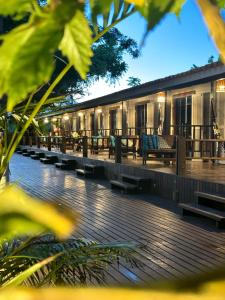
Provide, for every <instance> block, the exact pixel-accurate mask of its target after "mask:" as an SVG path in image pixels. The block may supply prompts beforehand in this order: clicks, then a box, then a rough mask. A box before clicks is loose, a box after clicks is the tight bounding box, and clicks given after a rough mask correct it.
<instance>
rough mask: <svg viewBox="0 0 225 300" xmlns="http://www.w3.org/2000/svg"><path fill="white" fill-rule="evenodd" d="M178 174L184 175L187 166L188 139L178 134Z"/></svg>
mask: <svg viewBox="0 0 225 300" xmlns="http://www.w3.org/2000/svg"><path fill="white" fill-rule="evenodd" d="M176 150H177V151H176V175H177V176H182V175H183V174H184V172H185V168H186V139H185V138H184V137H181V136H177V140H176Z"/></svg>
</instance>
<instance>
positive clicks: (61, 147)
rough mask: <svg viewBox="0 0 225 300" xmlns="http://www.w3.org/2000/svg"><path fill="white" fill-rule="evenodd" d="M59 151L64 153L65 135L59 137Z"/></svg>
mask: <svg viewBox="0 0 225 300" xmlns="http://www.w3.org/2000/svg"><path fill="white" fill-rule="evenodd" d="M60 151H61V152H62V153H64V154H65V153H66V137H65V136H63V137H62V139H61V144H60Z"/></svg>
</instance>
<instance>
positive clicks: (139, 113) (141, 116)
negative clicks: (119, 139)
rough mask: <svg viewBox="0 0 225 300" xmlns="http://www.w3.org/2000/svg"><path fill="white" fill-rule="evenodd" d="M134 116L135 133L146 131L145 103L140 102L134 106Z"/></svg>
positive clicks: (139, 133)
mask: <svg viewBox="0 0 225 300" xmlns="http://www.w3.org/2000/svg"><path fill="white" fill-rule="evenodd" d="M135 114H136V118H135V127H136V134H137V135H141V134H142V133H145V132H146V126H147V104H141V105H137V106H136V112H135Z"/></svg>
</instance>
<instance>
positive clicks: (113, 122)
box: [109, 109, 117, 135]
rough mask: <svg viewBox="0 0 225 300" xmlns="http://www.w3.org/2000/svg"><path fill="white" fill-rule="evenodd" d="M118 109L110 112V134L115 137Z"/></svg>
mask: <svg viewBox="0 0 225 300" xmlns="http://www.w3.org/2000/svg"><path fill="white" fill-rule="evenodd" d="M116 113H117V111H116V109H114V110H110V112H109V125H110V134H111V135H115V131H116Z"/></svg>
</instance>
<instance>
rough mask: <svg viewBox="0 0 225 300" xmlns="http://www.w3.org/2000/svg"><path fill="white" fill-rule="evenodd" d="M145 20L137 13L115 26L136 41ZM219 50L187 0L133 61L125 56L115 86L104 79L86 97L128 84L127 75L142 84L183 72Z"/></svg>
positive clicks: (153, 34)
mask: <svg viewBox="0 0 225 300" xmlns="http://www.w3.org/2000/svg"><path fill="white" fill-rule="evenodd" d="M145 26H146V24H145V20H144V19H143V18H142V17H141V16H140V15H138V14H135V15H133V16H131V17H130V18H128V19H126V20H124V21H123V22H122V23H120V24H119V25H118V26H117V27H118V29H119V30H120V31H121V32H122V33H123V34H125V35H127V36H130V37H132V38H133V39H135V40H136V41H137V42H138V43H139V44H140V42H141V40H142V37H143V33H144V31H145ZM211 55H213V56H214V57H215V58H216V59H217V57H218V52H217V50H216V47H215V46H214V43H213V41H212V40H211V38H210V36H209V34H208V30H207V28H206V26H205V24H204V21H203V19H202V16H201V13H200V11H199V8H198V7H197V5H196V2H195V0H187V2H186V4H185V5H184V7H183V9H182V11H181V14H180V16H179V18H177V17H176V16H175V15H172V14H169V15H167V16H166V18H165V19H164V20H163V21H162V22H161V23H160V24H159V25H158V26H157V27H156V28H155V30H154V31H153V32H151V33H150V34H149V35H148V37H147V39H146V41H145V45H144V47H143V48H142V50H141V56H140V57H139V58H138V59H136V60H134V59H131V58H130V57H129V56H127V57H125V60H126V62H127V63H128V65H129V69H128V72H127V73H126V74H125V76H124V77H123V78H121V80H120V81H119V82H118V83H117V84H116V85H115V86H108V85H107V84H106V83H104V82H103V81H100V82H98V83H95V85H94V86H92V87H91V88H90V91H89V93H90V95H89V96H87V97H85V100H87V99H91V98H95V97H99V96H102V95H105V94H109V93H112V92H115V91H118V90H121V89H124V88H126V87H127V78H128V77H129V76H134V77H138V78H140V79H141V83H144V82H147V81H150V80H154V79H157V78H162V77H165V76H168V75H172V74H176V73H179V72H183V71H185V70H188V69H190V68H191V66H192V65H193V64H196V65H197V66H201V65H204V64H206V63H207V61H208V58H209V57H210V56H211Z"/></svg>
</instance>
